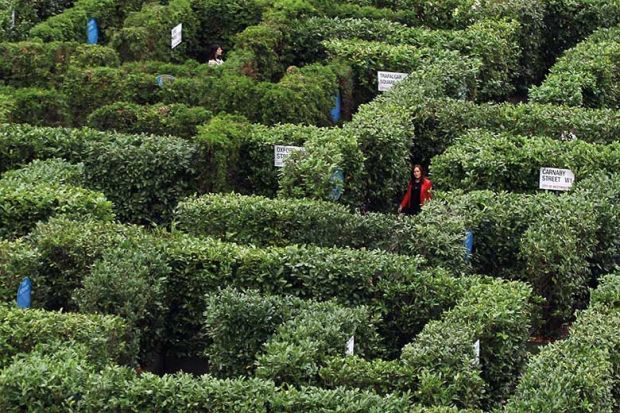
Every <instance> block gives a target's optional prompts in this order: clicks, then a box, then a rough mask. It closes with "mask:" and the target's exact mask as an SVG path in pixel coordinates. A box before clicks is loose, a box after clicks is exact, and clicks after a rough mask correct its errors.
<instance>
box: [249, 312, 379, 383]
mask: <svg viewBox="0 0 620 413" xmlns="http://www.w3.org/2000/svg"><path fill="white" fill-rule="evenodd" d="M351 336H354V338H355V341H356V343H357V346H355V347H356V348H355V351H356V352H357V353H358V354H360V355H361V356H370V355H373V354H376V353H377V351H378V350H379V346H378V335H377V334H376V332H374V331H373V320H372V318H371V316H370V314H369V313H368V309H367V308H365V307H358V308H351V309H349V308H344V307H341V306H338V305H336V304H335V303H329V302H325V303H317V304H315V305H311V306H309V307H308V308H307V309H305V310H302V311H301V313H300V314H299V315H298V316H296V317H294V318H292V319H291V320H289V321H286V322H285V323H284V324H282V325H281V326H280V327H278V329H277V332H276V334H275V335H273V336H272V338H271V339H269V340H268V341H267V343H265V346H264V353H262V354H260V355H259V356H258V358H257V368H256V376H257V377H259V378H269V379H272V380H274V381H275V382H276V383H279V384H282V383H286V384H288V385H302V384H310V385H311V384H315V383H318V382H319V380H320V379H319V377H318V372H319V368H320V366H321V364H323V362H324V360H325V358H326V357H327V356H329V355H335V354H343V353H344V352H345V349H346V344H347V340H349V338H350V337H351Z"/></svg>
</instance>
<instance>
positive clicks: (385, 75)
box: [377, 72, 409, 92]
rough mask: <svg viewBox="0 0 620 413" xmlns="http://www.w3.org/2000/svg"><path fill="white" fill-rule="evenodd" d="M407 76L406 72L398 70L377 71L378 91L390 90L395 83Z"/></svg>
mask: <svg viewBox="0 0 620 413" xmlns="http://www.w3.org/2000/svg"><path fill="white" fill-rule="evenodd" d="M407 76H409V74H407V73H398V72H377V84H378V85H379V92H385V91H387V90H390V89H391V88H392V86H394V85H395V84H396V83H398V82H400V81H401V80H404V79H406V78H407Z"/></svg>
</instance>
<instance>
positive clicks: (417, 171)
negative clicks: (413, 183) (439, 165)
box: [413, 168, 422, 179]
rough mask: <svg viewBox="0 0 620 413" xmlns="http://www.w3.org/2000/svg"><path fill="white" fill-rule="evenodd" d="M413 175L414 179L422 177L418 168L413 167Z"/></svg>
mask: <svg viewBox="0 0 620 413" xmlns="http://www.w3.org/2000/svg"><path fill="white" fill-rule="evenodd" d="M413 176H415V179H420V178H421V177H422V171H421V170H420V168H413Z"/></svg>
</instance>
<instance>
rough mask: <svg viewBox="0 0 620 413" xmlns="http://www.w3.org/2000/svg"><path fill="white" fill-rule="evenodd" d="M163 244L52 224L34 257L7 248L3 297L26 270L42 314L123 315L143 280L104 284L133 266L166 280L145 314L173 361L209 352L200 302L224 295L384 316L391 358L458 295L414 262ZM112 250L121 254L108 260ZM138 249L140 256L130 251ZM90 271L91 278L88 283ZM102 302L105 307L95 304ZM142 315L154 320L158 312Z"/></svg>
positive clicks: (176, 240)
mask: <svg viewBox="0 0 620 413" xmlns="http://www.w3.org/2000/svg"><path fill="white" fill-rule="evenodd" d="M161 235H162V236H161V237H156V238H154V237H151V236H147V235H146V234H142V233H141V232H139V231H138V230H137V229H135V228H133V227H124V226H120V225H117V224H112V223H99V222H89V223H79V222H71V221H66V220H51V221H50V222H49V223H48V224H45V225H40V226H39V227H37V229H36V230H35V231H34V232H33V233H32V234H31V235H30V237H29V239H30V240H31V244H30V245H31V248H32V251H31V252H30V253H28V249H26V250H24V251H23V252H20V249H19V248H18V245H10V244H8V245H6V246H5V250H4V252H3V253H2V254H0V257H2V259H3V261H2V262H0V268H6V269H7V271H8V275H9V276H8V277H7V278H8V279H7V280H6V281H7V283H8V284H9V285H7V287H6V290H7V291H9V292H10V291H16V288H17V284H18V283H19V281H18V278H19V276H18V274H17V275H15V273H18V272H19V271H20V269H22V268H26V269H29V271H30V275H31V278H32V279H33V284H34V288H35V290H36V291H37V293H36V294H35V295H34V300H35V303H36V305H38V306H45V307H46V308H61V307H63V308H71V309H73V308H76V306H75V302H74V301H71V300H70V298H71V297H72V296H73V297H75V298H78V303H84V302H90V303H100V304H96V305H102V306H105V307H104V308H105V309H113V308H118V309H121V310H122V309H123V308H128V306H131V305H138V304H140V303H141V302H142V301H141V300H138V301H135V303H133V304H132V302H129V303H127V302H125V301H124V300H125V299H126V298H124V297H125V296H126V295H127V294H129V293H128V291H130V290H131V289H132V288H133V285H134V284H135V285H141V284H140V282H142V281H141V279H149V278H140V279H136V280H135V281H134V282H133V283H132V284H131V286H128V285H125V283H120V282H112V281H110V282H106V280H110V279H113V278H114V277H119V276H121V275H124V274H126V273H127V271H129V270H127V268H133V267H132V266H136V268H138V269H140V268H142V269H140V270H139V271H138V270H135V271H132V272H138V273H144V274H145V277H151V276H152V274H166V273H167V271H170V272H169V276H165V277H163V278H165V280H163V282H164V283H165V284H164V285H163V290H161V289H160V290H159V291H163V292H162V293H161V294H159V295H158V294H155V295H158V298H159V299H156V298H154V299H153V300H151V303H150V304H149V305H158V304H157V303H163V307H162V308H166V309H169V311H168V312H167V313H166V324H165V326H166V327H165V328H166V329H165V331H166V334H165V336H164V338H165V344H166V346H167V349H168V351H169V352H170V353H173V354H177V355H198V354H200V353H202V352H203V351H204V350H205V349H206V348H207V346H208V345H209V344H210V340H209V339H208V338H207V337H205V336H204V335H203V334H201V329H202V326H203V324H204V318H203V313H204V312H205V310H206V302H205V298H204V297H205V294H207V293H212V292H214V291H216V290H217V289H218V288H221V287H224V286H232V287H237V288H251V289H257V290H259V291H261V292H262V293H265V294H291V295H295V296H297V297H299V298H304V299H310V298H312V299H316V300H328V299H332V298H335V299H337V300H338V301H339V302H341V303H343V304H346V305H368V306H372V307H373V309H374V310H373V311H376V312H378V313H379V312H380V313H382V314H383V315H384V321H383V322H382V323H381V325H380V329H381V330H380V331H381V333H382V335H383V336H384V337H385V339H386V345H387V346H388V347H389V348H390V350H391V351H397V350H398V349H399V348H400V347H401V346H402V344H403V341H404V342H407V341H408V340H410V339H411V338H412V337H413V336H414V335H415V334H416V333H417V332H418V331H420V329H421V328H422V327H423V326H424V324H425V323H426V322H427V321H428V320H429V319H432V318H436V317H437V316H438V315H439V314H441V312H442V311H443V310H444V309H446V308H449V307H450V306H452V305H453V303H454V302H455V300H456V299H458V297H460V296H461V294H462V291H463V287H462V285H461V283H460V282H459V281H458V280H456V279H454V278H452V277H451V275H450V274H449V273H448V272H447V271H443V270H438V269H435V270H426V271H423V270H421V269H420V268H419V267H420V260H419V259H416V258H412V257H402V256H396V255H392V254H387V253H381V252H378V251H363V250H362V251H356V250H346V249H328V248H317V247H287V248H269V249H259V248H244V247H239V246H236V245H234V244H226V243H220V242H216V241H201V240H198V239H195V238H192V237H189V236H187V235H182V234H173V235H168V236H163V234H161ZM20 245H21V244H20ZM117 245H118V246H119V247H122V248H125V249H126V250H127V251H126V252H125V253H121V252H120V251H112V250H111V248H112V247H113V246H117ZM140 245H141V246H143V247H140V248H138V247H136V246H140ZM147 252H148V253H147ZM106 257H109V258H106ZM102 258H105V259H103V260H102ZM162 260H163V261H162ZM97 261H98V263H96V262H97ZM95 263H96V264H95ZM93 268H96V269H97V271H95V270H94V269H93ZM115 268H117V269H116V270H115ZM168 268H169V269H170V270H168ZM95 272H96V273H97V274H96V275H97V278H96V279H93V280H92V281H91V280H89V281H86V280H87V279H88V277H90V275H89V274H91V275H92V274H93V273H95ZM115 274H116V275H115ZM114 279H115V278H114ZM153 279H154V280H155V281H153V282H150V283H148V285H149V287H148V288H146V287H145V293H144V295H145V296H146V295H147V294H146V292H149V294H150V291H152V290H153V289H157V288H159V287H158V283H159V282H160V281H157V278H153ZM11 280H13V281H11ZM94 281H101V282H99V283H98V284H93V285H92V287H93V288H90V287H89V288H88V290H89V291H79V292H78V291H76V289H78V287H80V286H82V285H83V284H84V285H88V284H90V283H91V282H94ZM95 287H96V288H95ZM130 287H131V288H130ZM102 294H103V297H106V298H101V297H102ZM130 295H131V294H130ZM107 297H112V298H107ZM114 297H116V298H114ZM132 300H133V299H132ZM147 301H148V300H147ZM114 302H116V304H112V303H114ZM141 311H142V310H141ZM139 316H140V314H138V313H136V314H135V315H134V317H137V318H138V319H139ZM145 316H146V317H154V318H155V319H157V317H158V315H157V314H155V313H153V314H148V313H147V314H146V315H145ZM149 327H151V326H149Z"/></svg>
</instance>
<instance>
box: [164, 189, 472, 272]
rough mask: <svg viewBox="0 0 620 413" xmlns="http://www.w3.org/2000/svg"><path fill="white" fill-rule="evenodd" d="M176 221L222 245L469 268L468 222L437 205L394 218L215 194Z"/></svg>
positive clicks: (180, 212)
mask: <svg viewBox="0 0 620 413" xmlns="http://www.w3.org/2000/svg"><path fill="white" fill-rule="evenodd" d="M435 208H438V209H435ZM442 211H443V214H442V218H441V220H439V221H436V220H435V219H434V216H435V215H437V214H441V212H442ZM175 223H176V227H177V228H179V229H181V230H183V231H187V232H188V233H190V234H193V235H196V236H212V237H218V238H220V239H222V240H224V241H232V242H241V243H246V244H254V245H280V246H283V245H290V244H314V245H319V246H337V247H352V248H368V249H382V250H385V251H390V252H396V253H399V254H406V255H421V256H423V257H424V258H425V259H426V260H427V261H428V263H429V264H430V265H431V266H437V265H442V266H446V267H449V268H452V269H454V270H463V269H465V268H466V267H467V265H466V263H465V258H464V256H465V249H464V246H463V240H464V237H465V227H464V224H463V222H462V220H460V219H459V217H458V216H457V215H453V216H449V212H448V211H447V210H443V209H442V208H441V206H439V205H438V206H437V207H435V206H434V205H429V207H428V208H426V207H425V209H424V211H423V212H422V214H421V215H419V216H416V217H396V216H390V215H383V214H377V213H370V214H365V215H362V214H359V213H352V212H350V211H349V210H347V209H346V208H344V207H342V206H338V205H334V204H333V203H327V202H319V201H310V200H291V199H286V200H284V199H282V200H279V199H267V198H263V197H258V196H241V195H236V194H231V195H215V194H213V195H205V196H202V197H192V198H189V199H187V200H185V201H182V202H181V203H179V205H178V206H177V209H176V211H175Z"/></svg>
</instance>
